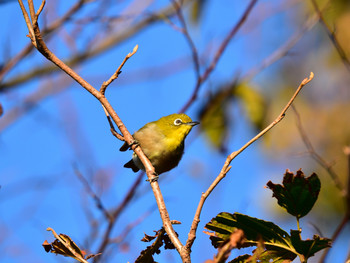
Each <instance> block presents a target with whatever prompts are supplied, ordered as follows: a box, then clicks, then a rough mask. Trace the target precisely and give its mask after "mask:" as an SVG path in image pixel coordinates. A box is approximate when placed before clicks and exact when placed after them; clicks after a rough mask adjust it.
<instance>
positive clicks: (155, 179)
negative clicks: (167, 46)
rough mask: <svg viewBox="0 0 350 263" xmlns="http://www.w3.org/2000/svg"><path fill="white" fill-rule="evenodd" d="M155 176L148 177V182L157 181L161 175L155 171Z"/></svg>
mask: <svg viewBox="0 0 350 263" xmlns="http://www.w3.org/2000/svg"><path fill="white" fill-rule="evenodd" d="M153 175H154V177H152V178H149V179H147V180H146V181H147V182H150V183H153V182H157V181H158V178H159V175H158V174H157V173H153Z"/></svg>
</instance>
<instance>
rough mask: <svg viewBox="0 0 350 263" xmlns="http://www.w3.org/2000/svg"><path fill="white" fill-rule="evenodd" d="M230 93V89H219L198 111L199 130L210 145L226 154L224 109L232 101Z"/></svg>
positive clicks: (226, 119)
mask: <svg viewBox="0 0 350 263" xmlns="http://www.w3.org/2000/svg"><path fill="white" fill-rule="evenodd" d="M231 93H232V92H231V89H221V90H220V91H219V92H217V93H216V94H214V95H213V96H212V97H211V98H210V100H209V101H208V102H207V103H206V104H205V105H203V106H202V108H201V109H200V111H199V121H200V123H201V125H200V126H201V127H200V128H201V130H202V131H203V132H204V135H205V136H206V137H207V139H208V140H209V142H210V144H211V145H212V146H214V147H215V148H216V149H217V150H219V151H220V152H226V148H225V142H226V138H227V134H228V117H227V113H226V108H227V105H228V102H229V101H230V99H232V95H230V94H231Z"/></svg>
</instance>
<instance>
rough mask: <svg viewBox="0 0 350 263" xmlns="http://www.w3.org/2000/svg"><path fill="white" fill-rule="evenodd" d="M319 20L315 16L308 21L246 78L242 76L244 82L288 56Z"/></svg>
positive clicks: (247, 74)
mask: <svg viewBox="0 0 350 263" xmlns="http://www.w3.org/2000/svg"><path fill="white" fill-rule="evenodd" d="M318 19H319V18H318V16H317V15H313V16H311V17H310V18H309V19H307V21H306V22H305V23H304V24H303V25H302V26H301V28H300V29H299V30H298V31H297V32H296V33H294V34H293V35H292V36H291V37H290V38H289V39H288V40H287V41H286V42H285V43H284V44H283V45H282V46H281V47H279V48H278V49H276V50H275V51H274V52H273V53H272V54H270V55H269V56H268V57H266V58H265V59H264V60H263V61H262V62H261V63H260V64H259V65H258V66H256V67H254V68H252V69H250V70H249V71H248V72H247V73H246V74H244V76H242V79H243V80H244V81H249V80H250V79H252V78H253V77H255V76H256V75H257V74H258V73H260V72H261V71H263V70H264V69H265V68H267V67H269V66H270V65H272V64H273V63H275V62H276V61H278V60H279V59H281V58H282V57H284V56H286V55H288V52H289V51H290V49H292V48H293V47H294V46H295V45H296V44H297V43H298V42H299V40H300V39H301V38H302V37H303V36H304V34H305V33H306V32H307V31H309V30H311V29H312V28H313V27H314V26H315V25H316V23H317V22H318Z"/></svg>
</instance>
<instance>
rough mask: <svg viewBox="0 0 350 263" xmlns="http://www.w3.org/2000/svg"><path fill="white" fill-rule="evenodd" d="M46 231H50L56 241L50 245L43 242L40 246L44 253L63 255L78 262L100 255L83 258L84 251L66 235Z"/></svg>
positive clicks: (49, 229)
mask: <svg viewBox="0 0 350 263" xmlns="http://www.w3.org/2000/svg"><path fill="white" fill-rule="evenodd" d="M47 230H48V231H52V233H53V234H54V236H55V237H56V239H55V241H53V242H52V243H49V242H48V241H47V240H45V241H44V242H43V244H42V246H43V247H44V249H45V251H46V252H51V253H55V254H59V255H63V256H65V257H71V258H74V259H76V260H78V261H80V262H87V261H86V260H87V259H90V258H93V257H96V256H99V255H101V253H98V254H91V255H89V256H87V257H85V256H86V252H85V251H84V250H81V249H80V248H79V247H78V246H77V245H76V244H75V243H74V241H73V240H72V239H71V238H70V237H69V236H68V235H65V234H59V235H57V234H56V232H55V231H54V230H53V229H52V228H47Z"/></svg>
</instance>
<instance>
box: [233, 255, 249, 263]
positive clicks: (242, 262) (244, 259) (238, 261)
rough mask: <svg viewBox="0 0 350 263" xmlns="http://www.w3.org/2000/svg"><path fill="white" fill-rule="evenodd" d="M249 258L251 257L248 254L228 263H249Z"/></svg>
mask: <svg viewBox="0 0 350 263" xmlns="http://www.w3.org/2000/svg"><path fill="white" fill-rule="evenodd" d="M251 257H252V256H251V255H248V254H245V255H241V256H238V257H236V258H235V259H234V260H231V261H230V262H229V263H246V262H249V260H250V258H251Z"/></svg>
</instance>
